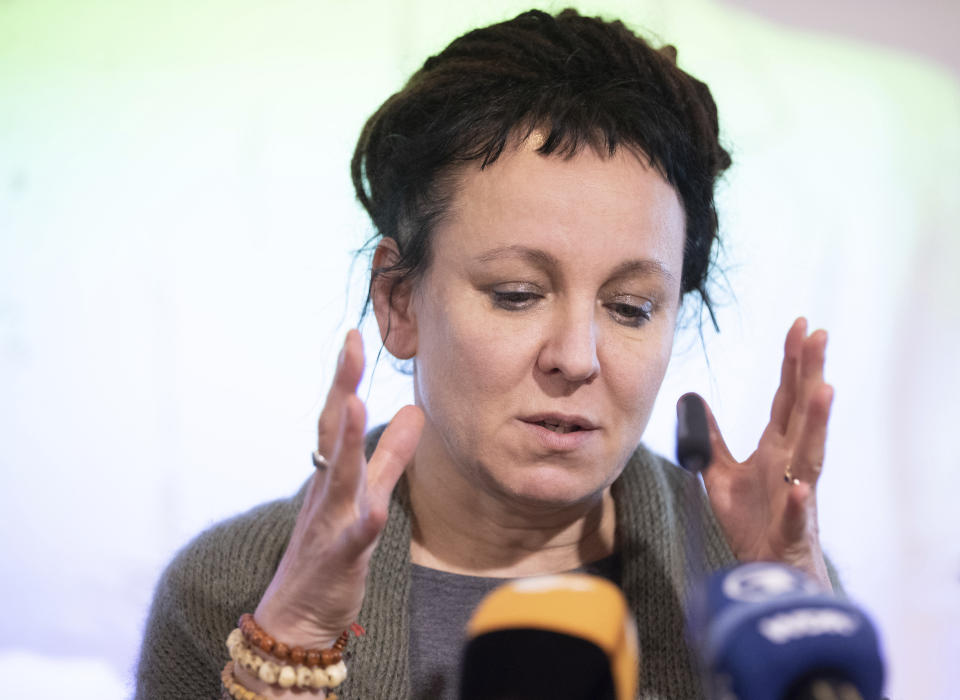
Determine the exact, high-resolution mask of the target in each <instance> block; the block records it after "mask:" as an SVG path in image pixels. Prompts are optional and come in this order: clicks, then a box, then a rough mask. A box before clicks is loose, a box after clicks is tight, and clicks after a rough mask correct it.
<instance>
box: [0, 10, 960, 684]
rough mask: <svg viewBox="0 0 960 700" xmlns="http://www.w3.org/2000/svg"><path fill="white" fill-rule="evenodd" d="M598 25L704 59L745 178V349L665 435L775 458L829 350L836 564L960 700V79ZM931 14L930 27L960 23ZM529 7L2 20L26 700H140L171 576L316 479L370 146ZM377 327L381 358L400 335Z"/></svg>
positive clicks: (360, 272)
mask: <svg viewBox="0 0 960 700" xmlns="http://www.w3.org/2000/svg"><path fill="white" fill-rule="evenodd" d="M567 4H571V3H553V4H540V5H539V6H540V7H543V8H545V9H559V8H561V7H563V6H565V5H567ZM573 4H575V5H576V6H577V7H579V8H580V9H581V10H582V11H588V12H600V13H603V14H607V15H611V16H619V17H622V18H624V19H625V20H626V21H627V22H628V23H629V24H631V25H632V26H634V27H635V28H638V29H642V30H646V32H647V33H648V34H653V35H654V36H658V37H661V38H662V39H664V40H666V41H669V42H670V43H674V44H676V45H677V46H678V47H679V56H680V62H681V65H683V66H684V67H685V68H687V69H688V70H690V71H691V72H693V73H694V74H695V75H697V76H698V77H700V78H702V79H703V80H705V81H706V82H707V83H708V84H710V86H711V87H712V89H713V91H714V94H715V97H716V99H717V102H718V103H719V106H720V112H721V121H722V129H723V137H724V140H725V143H726V144H727V145H728V146H729V147H730V149H731V151H732V153H733V157H734V161H735V166H734V168H733V169H732V170H731V172H730V174H729V176H728V177H727V178H726V181H725V183H724V185H723V187H722V191H721V194H720V206H721V208H722V231H723V234H724V235H725V238H726V248H725V255H724V264H725V267H726V270H727V276H728V279H729V285H730V287H731V289H732V290H733V296H731V295H728V296H727V298H726V299H725V300H724V302H723V305H722V307H721V310H720V314H719V322H720V327H721V331H722V332H721V333H720V334H719V335H715V334H713V333H712V332H709V333H707V338H706V355H707V356H708V357H709V368H708V366H707V362H706V361H705V358H704V351H703V350H702V349H701V347H700V344H699V340H698V338H697V335H696V331H695V330H690V331H687V332H685V333H681V335H680V336H679V337H678V341H677V353H676V357H675V360H674V364H673V366H672V367H671V370H670V372H669V374H668V377H667V380H666V381H665V383H664V387H663V390H662V392H661V396H660V400H659V402H658V405H657V409H656V412H655V415H654V418H653V420H652V422H651V425H650V427H649V430H648V436H647V439H648V442H650V443H651V444H652V445H653V446H654V447H655V448H656V449H658V450H660V451H661V452H663V453H665V454H668V455H669V454H672V449H673V448H672V434H673V430H674V412H673V410H674V409H673V404H674V402H675V400H676V398H677V397H678V396H679V395H680V394H682V393H683V392H685V391H689V390H697V391H700V392H701V393H702V394H703V395H704V396H706V397H707V398H708V400H709V401H710V402H711V405H712V406H713V408H714V411H715V412H716V413H717V416H718V419H719V421H720V423H721V427H722V428H723V429H724V431H725V434H726V437H727V440H728V443H729V444H730V446H731V448H732V449H733V450H734V452H735V453H736V454H739V455H742V456H745V455H746V454H748V453H749V452H750V450H751V449H752V447H753V446H754V445H755V444H756V440H757V438H758V437H759V433H760V431H761V430H762V427H763V425H764V421H765V417H766V414H767V412H768V410H769V403H770V399H771V396H772V391H773V389H774V388H775V386H776V381H777V377H778V371H779V370H778V367H779V360H780V354H779V353H780V348H781V344H782V339H783V335H784V334H785V332H786V330H787V328H788V327H789V325H790V322H791V321H792V319H793V318H794V317H795V316H797V315H800V314H805V315H807V316H808V317H809V319H810V321H811V323H812V324H813V325H814V326H821V327H825V328H828V329H829V331H830V334H831V336H830V337H831V340H830V344H829V346H828V367H827V373H828V379H829V381H831V382H832V383H833V384H834V386H835V387H836V401H835V403H834V412H833V418H832V421H831V432H830V437H829V444H828V457H827V462H826V465H825V472H824V477H823V479H822V482H821V483H822V488H821V527H822V533H823V540H824V543H825V546H826V548H827V550H828V552H829V553H830V554H831V556H832V557H833V558H834V560H835V561H836V563H837V565H838V567H839V569H840V571H841V574H842V576H843V578H844V580H845V583H846V587H847V589H848V592H849V593H850V595H851V597H853V598H854V600H856V601H858V602H860V603H861V604H862V605H864V606H865V607H866V608H867V609H868V610H869V611H871V612H872V613H873V615H874V616H875V618H876V619H877V621H878V623H879V625H880V627H881V631H882V634H883V637H884V640H885V645H886V649H887V653H888V665H889V676H890V678H889V682H888V688H887V690H888V693H890V694H891V695H892V696H894V697H924V698H947V697H950V696H951V694H952V693H954V692H955V688H956V687H957V685H958V681H960V675H958V671H957V667H956V660H957V659H958V658H960V541H958V538H957V537H956V535H957V532H958V523H960V518H958V516H957V514H956V511H957V508H956V505H955V499H956V494H957V493H958V492H960V458H958V457H957V452H956V450H955V448H954V446H953V444H952V438H953V432H954V430H956V427H955V421H954V418H955V416H956V415H957V411H956V410H955V409H954V405H955V396H956V395H957V392H958V390H960V371H958V369H957V364H956V362H955V359H954V356H955V354H956V348H957V347H960V310H958V306H957V303H956V301H955V300H956V299H957V297H958V296H960V275H958V273H957V272H956V267H957V261H958V259H960V224H958V221H960V85H958V81H957V77H956V74H951V73H950V71H949V70H948V69H947V68H945V67H944V66H945V65H946V64H937V63H935V62H933V61H932V60H931V59H929V58H924V57H922V56H920V55H918V54H912V53H910V52H908V51H905V50H898V49H895V48H891V47H890V46H889V45H884V44H880V43H871V42H870V41H867V40H865V39H864V38H863V37H859V38H855V37H844V36H842V35H841V34H840V33H838V32H824V31H822V30H821V29H819V28H817V29H804V28H801V27H799V26H790V25H788V24H784V23H783V21H782V18H781V19H780V20H777V19H764V18H763V17H761V16H760V15H758V14H755V13H753V12H750V11H747V10H745V9H743V8H739V9H738V8H736V7H734V6H733V5H732V4H731V5H724V4H718V3H716V2H709V1H708V0H682V1H681V0H674V1H673V2H667V1H666V0H659V1H656V0H644V1H640V0H633V1H630V2H628V1H626V0H610V1H609V2H593V1H591V2H580V3H573ZM742 4H749V5H751V6H754V9H756V6H758V5H761V4H762V3H758V2H751V3H742ZM928 4H929V7H927V6H926V4H924V3H920V4H919V5H917V8H918V9H917V13H918V14H920V13H925V14H924V17H925V20H924V21H925V22H927V23H928V24H929V23H930V16H931V13H933V16H934V17H935V18H936V17H940V18H941V19H942V21H944V22H947V21H952V20H954V19H956V18H957V12H956V10H955V9H953V7H952V6H950V7H948V6H947V4H946V3H942V4H937V3H936V2H935V0H930V2H929V3H928ZM813 6H817V7H819V6H820V4H818V3H813ZM823 7H826V5H823ZM523 9H527V4H526V3H520V2H515V1H513V0H497V1H495V2H487V3H484V5H483V7H479V6H478V5H473V4H471V5H469V6H468V5H467V4H453V3H447V4H445V3H441V2H440V1H439V0H404V2H387V1H386V0H360V1H358V2H353V3H333V2H326V3H318V2H309V1H307V0H300V1H297V2H280V3H267V2H263V1H262V0H231V2H227V1H226V0H208V1H206V2H185V1H184V0H176V1H172V2H167V3H148V2H143V1H134V2H130V1H126V2H121V1H120V0H99V1H96V2H94V1H91V2H86V3H82V4H81V3H68V2H65V1H62V2H57V1H54V0H34V1H33V2H25V1H18V0H8V1H7V2H5V3H3V4H0V512H2V513H3V514H4V522H5V527H4V528H3V529H2V532H0V557H2V561H3V566H4V575H3V576H2V577H0V599H2V600H4V601H5V603H6V605H5V610H4V612H3V614H2V615H0V629H2V630H3V634H2V635H0V669H2V670H7V671H9V672H10V673H8V674H5V678H14V681H13V687H12V688H10V689H11V690H12V691H13V696H14V697H24V698H27V697H33V698H47V697H49V698H53V697H59V696H60V695H62V691H63V686H62V685H61V684H60V683H59V682H56V683H54V684H51V685H50V686H49V687H47V686H46V685H45V684H44V685H38V684H37V683H36V682H35V681H33V680H31V679H32V678H35V677H37V676H38V675H39V676H41V677H42V676H44V672H43V670H42V669H49V668H55V669H57V670H56V674H59V675H55V676H52V677H54V678H56V677H63V674H64V673H66V672H67V671H69V676H70V677H71V678H72V679H75V680H72V681H70V685H71V691H72V692H73V694H74V696H75V697H87V696H89V697H94V696H96V697H100V698H118V697H123V696H125V695H127V694H129V693H130V692H131V690H132V685H131V678H132V670H133V666H134V663H135V659H136V654H137V649H138V645H139V639H140V636H141V634H142V628H143V624H144V620H145V615H146V611H147V607H148V605H149V602H150V597H151V592H152V587H153V585H154V583H155V581H156V579H157V577H158V576H159V574H160V571H161V570H162V567H163V566H164V565H165V563H166V562H167V561H168V560H169V559H170V557H171V556H172V554H173V553H174V552H175V551H176V550H177V549H178V548H179V547H181V546H182V545H183V544H184V543H185V542H187V541H188V540H189V539H190V538H191V537H192V536H193V535H194V534H196V533H197V532H199V531H200V530H201V529H203V528H204V527H206V526H207V525H209V524H211V523H213V522H215V521H217V520H219V519H221V518H223V517H225V516H228V515H231V514H233V513H236V512H239V511H241V510H244V509H246V508H248V507H250V506H252V505H254V504H256V503H259V502H262V501H264V500H267V499H271V498H276V497H280V496H284V495H288V494H290V493H291V492H293V491H294V490H295V489H296V488H297V486H298V485H299V484H300V483H301V481H302V480H303V479H304V478H305V477H306V476H307V475H308V474H309V471H310V467H309V464H308V459H307V455H308V453H309V452H310V450H311V449H313V437H314V422H315V419H316V414H317V412H318V410H319V407H320V404H321V402H322V399H323V396H324V394H325V392H326V388H327V384H328V382H329V380H330V376H331V370H332V368H333V365H334V358H335V356H336V353H337V351H338V349H339V344H340V342H341V341H342V337H343V335H344V333H345V332H346V330H347V329H348V328H349V327H351V326H352V325H353V324H355V323H356V320H357V318H358V316H359V309H360V306H361V303H362V300H363V296H364V282H363V279H364V275H365V270H364V267H365V261H364V260H360V261H358V262H356V264H355V265H354V263H353V260H354V258H353V251H355V250H356V249H358V248H359V247H360V246H361V245H362V244H363V242H364V240H365V239H366V238H367V237H368V236H369V235H370V234H371V229H370V225H369V223H368V222H367V221H366V220H365V219H364V218H363V216H362V214H361V211H360V208H359V206H358V205H357V204H356V203H355V201H354V197H353V193H352V190H351V187H350V183H349V176H348V163H349V158H350V155H351V152H352V148H353V145H354V142H355V140H356V137H357V135H358V133H359V129H360V127H361V125H362V124H363V121H364V120H365V118H366V117H367V116H368V115H369V114H370V113H371V112H372V111H373V110H374V109H375V108H376V107H377V106H378V105H379V104H380V102H382V101H383V100H384V99H385V98H386V97H387V96H388V95H389V94H391V93H392V92H393V91H394V90H396V89H398V88H399V86H400V85H401V84H402V82H403V81H404V79H405V78H406V77H407V76H408V75H409V74H410V73H411V72H412V71H413V70H415V69H416V68H417V67H418V66H419V64H420V63H422V61H423V60H424V59H425V58H426V56H428V55H429V54H430V53H432V52H435V51H437V50H439V49H440V48H442V46H443V45H445V44H446V43H447V42H448V41H449V40H450V39H452V38H453V37H454V36H456V35H458V34H460V33H462V32H463V31H465V30H466V29H468V28H470V27H472V26H476V25H479V24H483V23H488V22H490V21H494V20H497V19H502V18H506V17H509V16H512V15H514V14H516V13H517V12H519V11H521V10H523ZM878 11H880V12H882V11H883V8H882V7H880V9H879V10H878ZM825 12H826V11H825ZM938 12H939V13H940V14H939V15H937V14H936V13H938ZM900 16H901V15H897V17H900ZM820 19H822V20H824V21H826V20H828V19H829V17H827V14H824V16H823V17H821V18H820ZM910 26H911V25H910V24H909V23H908V22H907V23H905V24H904V31H905V32H909V28H910ZM364 334H365V338H366V342H367V347H366V349H367V355H368V364H369V365H372V363H373V360H374V358H375V357H376V354H377V350H378V348H379V344H378V343H377V336H376V332H375V328H373V327H372V326H371V327H369V328H366V329H365V330H364ZM368 391H369V398H370V400H369V407H370V413H371V423H376V422H382V421H384V420H387V419H389V417H390V416H391V415H392V413H393V412H394V411H395V410H396V408H398V407H399V406H400V405H402V404H403V403H405V402H406V401H408V400H409V396H410V391H409V386H408V380H407V379H406V378H405V377H403V376H401V375H398V374H397V373H395V372H394V371H393V370H392V368H391V364H390V362H389V361H388V360H386V359H381V361H380V362H379V364H378V365H377V368H376V373H375V379H374V381H373V385H372V387H370V386H369V385H368V384H367V383H366V382H365V385H364V392H365V393H364V395H366V392H368ZM31 669H37V672H36V673H33V672H32V671H31Z"/></svg>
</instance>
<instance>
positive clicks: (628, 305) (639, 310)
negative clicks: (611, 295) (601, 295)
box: [604, 297, 653, 327]
mask: <svg viewBox="0 0 960 700" xmlns="http://www.w3.org/2000/svg"><path fill="white" fill-rule="evenodd" d="M604 306H606V308H607V311H609V312H610V315H611V316H613V318H614V319H615V320H616V321H618V322H619V323H622V324H624V325H626V326H635V327H637V326H642V325H643V324H644V323H646V322H647V321H649V320H650V317H651V316H652V315H653V302H652V301H650V300H649V299H635V298H632V297H631V298H630V299H628V300H621V299H614V300H612V301H609V302H607V303H606V304H605V305H604Z"/></svg>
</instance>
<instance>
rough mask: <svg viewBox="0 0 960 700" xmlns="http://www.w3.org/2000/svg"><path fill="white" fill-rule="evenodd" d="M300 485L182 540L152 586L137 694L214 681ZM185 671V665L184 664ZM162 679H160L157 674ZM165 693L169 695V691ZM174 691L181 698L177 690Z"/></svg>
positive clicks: (266, 577)
mask: <svg viewBox="0 0 960 700" xmlns="http://www.w3.org/2000/svg"><path fill="white" fill-rule="evenodd" d="M302 501H303V489H301V491H300V493H298V494H296V495H295V496H293V497H291V498H286V499H281V500H277V501H272V502H270V503H265V504H263V505H260V506H257V507H255V508H253V509H251V510H249V511H247V512H246V513H242V514H240V515H238V516H235V517H233V518H230V519H229V520H225V521H223V522H221V523H218V524H216V525H214V526H213V527H211V528H209V529H207V530H205V531H204V532H202V533H200V534H199V535H198V536H197V537H195V538H194V539H193V540H192V541H191V542H189V543H188V544H187V545H186V546H184V547H183V548H182V549H181V550H180V551H179V552H177V554H176V556H175V557H174V558H173V560H172V561H171V562H170V564H169V565H168V566H167V568H166V569H165V570H164V572H163V574H162V576H161V577H160V580H159V582H158V584H157V587H156V590H155V591H154V598H153V603H152V605H151V609H150V614H149V617H148V620H147V626H146V629H145V630H144V638H143V646H142V648H141V654H140V661H139V664H138V670H137V685H138V697H160V696H166V691H167V690H170V688H169V687H168V685H169V683H170V682H171V681H172V680H173V679H174V678H175V679H176V681H177V683H178V684H180V685H179V687H178V691H177V692H187V691H188V690H189V692H188V695H190V693H194V694H195V695H190V696H196V697H199V696H201V695H200V694H198V693H200V692H201V688H204V687H205V686H206V685H210V689H216V688H217V687H219V670H220V668H221V667H222V665H223V663H225V662H226V660H227V652H226V647H225V646H224V640H225V639H226V637H227V634H229V632H230V630H231V629H232V628H233V627H235V626H236V623H237V619H238V618H239V616H240V615H241V614H242V613H243V612H251V611H253V610H254V609H255V607H256V605H257V603H258V602H259V601H260V598H261V597H262V595H263V592H264V591H265V590H266V588H267V586H268V585H269V583H270V580H271V579H272V578H273V574H274V572H275V571H276V568H277V566H278V565H279V563H280V558H281V557H282V556H283V552H284V550H285V548H286V545H287V542H288V540H289V538H290V533H291V532H292V530H293V525H294V522H295V521H296V517H297V513H298V512H299V509H300V504H301V503H302ZM188 669H192V670H188ZM164 679H165V680H164ZM171 697H172V696H171ZM180 697H185V696H183V695H181V696H180Z"/></svg>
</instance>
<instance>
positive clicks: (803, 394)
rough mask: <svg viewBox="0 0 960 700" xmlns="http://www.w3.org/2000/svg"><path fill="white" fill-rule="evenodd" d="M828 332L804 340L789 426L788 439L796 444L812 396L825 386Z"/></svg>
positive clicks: (815, 333)
mask: <svg viewBox="0 0 960 700" xmlns="http://www.w3.org/2000/svg"><path fill="white" fill-rule="evenodd" d="M826 347H827V332H826V331H824V330H818V331H815V332H813V333H811V334H810V336H809V337H808V338H807V339H806V340H804V342H803V347H802V352H801V360H800V371H799V376H800V382H799V385H798V388H797V392H796V397H795V399H794V403H793V409H792V410H791V412H790V424H789V426H788V427H787V433H786V435H787V441H788V442H790V443H793V444H796V443H797V441H798V440H799V438H800V434H801V432H802V431H803V430H804V426H805V425H806V421H807V418H806V416H807V411H808V410H809V407H810V398H811V396H812V395H813V393H814V392H816V391H818V390H819V387H822V386H823V365H824V358H825V357H826Z"/></svg>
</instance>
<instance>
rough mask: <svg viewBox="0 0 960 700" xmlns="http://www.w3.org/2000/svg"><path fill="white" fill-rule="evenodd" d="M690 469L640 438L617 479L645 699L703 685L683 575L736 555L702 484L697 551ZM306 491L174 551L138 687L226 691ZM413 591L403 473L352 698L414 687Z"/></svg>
mask: <svg viewBox="0 0 960 700" xmlns="http://www.w3.org/2000/svg"><path fill="white" fill-rule="evenodd" d="M372 437H373V439H374V440H375V439H376V437H377V436H372ZM691 478H692V477H690V475H689V474H687V473H686V472H684V471H683V470H682V469H680V468H679V467H676V466H674V465H672V464H670V463H669V462H667V461H666V460H664V459H662V458H661V457H658V456H656V455H653V454H652V453H650V452H649V451H648V450H647V449H646V448H644V447H643V446H641V447H639V448H638V449H637V451H636V452H635V453H634V454H633V456H632V457H631V459H630V461H629V462H628V464H627V466H626V468H625V469H624V471H623V474H622V475H621V476H620V477H619V478H618V479H617V481H616V482H615V483H614V485H613V488H612V493H613V497H614V501H615V503H616V514H617V530H616V532H617V547H618V550H619V552H620V555H621V561H622V574H621V576H622V580H621V582H620V583H621V587H622V588H623V591H624V592H625V594H626V597H627V600H628V602H629V604H630V607H631V609H632V610H633V611H634V614H635V616H636V621H637V628H638V631H639V636H640V693H639V697H640V698H644V699H654V698H657V699H667V698H669V699H671V700H673V699H677V698H695V697H700V696H701V692H700V689H699V681H698V676H697V673H696V671H695V669H694V665H693V663H692V658H691V655H690V652H689V650H688V648H687V645H686V643H685V642H684V631H683V628H684V607H683V601H684V600H685V592H686V581H687V580H688V579H689V578H690V577H689V571H690V567H691V566H694V567H697V568H700V567H702V568H704V569H705V570H714V569H717V568H720V567H723V566H727V565H732V564H734V563H735V558H734V556H733V554H732V553H731V551H730V548H729V547H728V545H727V543H726V541H725V539H724V537H723V535H722V533H721V531H720V528H719V526H718V525H717V523H716V521H715V520H714V518H713V515H712V514H711V511H710V508H709V506H708V505H707V501H706V497H705V495H704V494H703V492H702V489H697V493H698V496H697V497H696V500H695V501H694V502H696V503H698V506H697V509H698V510H699V513H696V514H693V517H694V518H698V519H702V521H703V523H704V525H705V527H704V528H703V535H702V538H701V540H702V542H701V546H699V547H698V549H700V550H701V551H702V554H703V557H702V559H703V560H702V561H699V562H691V561H690V560H689V559H688V557H687V555H686V551H687V550H686V549H685V533H686V532H687V531H688V526H689V525H690V523H692V522H693V520H692V519H691V513H690V512H688V511H689V510H690V508H689V507H688V506H687V504H689V503H691V501H690V500H689V499H688V496H689V492H687V491H685V484H686V485H688V484H689V480H690V479H691ZM303 498H304V489H301V491H300V493H298V494H297V495H296V496H294V497H292V498H288V499H284V500H279V501H274V502H271V503H267V504H264V505H261V506H259V507H257V508H254V509H253V510H251V511H249V512H247V513H244V514H242V515H240V516H237V517H235V518H233V519H231V520H228V521H226V522H223V523H221V524H219V525H216V526H214V527H213V528H211V529H210V530H207V531H206V532H204V533H202V534H201V535H199V536H198V537H197V538H196V539H195V540H194V541H193V542H191V543H190V544H188V545H187V546H186V547H185V548H184V549H183V550H181V551H180V552H179V553H178V554H177V556H176V557H175V559H174V560H173V562H171V564H170V565H169V566H168V567H167V569H166V571H165V572H164V574H163V576H162V578H161V579H160V582H159V584H158V585H157V589H156V593H155V596H154V600H153V605H152V608H151V611H150V616H149V619H148V621H147V627H146V630H145V633H144V638H143V646H142V648H141V654H140V661H139V665H138V668H137V690H136V697H137V698H149V699H151V700H162V699H164V698H171V699H172V698H176V699H178V700H179V699H182V698H211V699H213V698H221V697H228V696H226V695H225V694H224V695H222V694H221V692H222V688H221V685H220V671H221V669H222V668H223V666H224V664H225V663H226V661H228V660H229V657H228V655H227V650H226V647H225V646H224V640H225V639H226V637H227V634H228V633H229V632H230V630H231V629H232V628H233V627H235V626H236V623H237V618H239V617H240V614H241V613H244V612H252V611H253V610H254V609H255V608H256V606H257V603H258V602H259V601H260V598H261V596H262V595H263V593H264V591H265V590H266V588H267V585H268V584H269V583H270V580H271V578H272V577H273V574H274V572H275V571H276V569H277V566H278V565H279V562H280V557H281V556H282V555H283V552H284V549H285V547H286V545H287V541H288V539H289V537H290V533H291V531H292V529H293V524H294V521H295V520H296V517H297V513H298V512H299V509H300V505H301V503H302V502H303ZM697 529H699V528H697ZM317 584H318V585H322V581H320V580H318V582H317ZM409 592H410V505H409V496H408V491H407V488H406V483H405V481H404V480H403V479H401V481H400V483H399V484H398V486H397V488H396V490H395V492H394V496H393V499H392V501H391V505H390V509H389V515H388V518H387V524H386V527H385V529H384V533H383V537H382V538H381V540H380V543H379V545H378V546H377V549H376V551H375V552H374V555H373V557H372V561H371V566H370V573H369V576H368V579H367V592H366V598H365V599H364V602H363V608H362V610H361V612H360V619H359V622H360V624H361V625H363V627H364V628H366V632H367V634H366V635H365V636H363V637H357V638H351V640H350V647H349V656H348V663H347V666H348V671H349V677H348V678H347V680H346V682H345V683H344V684H343V686H341V688H340V690H339V691H338V695H339V696H340V698H342V699H343V700H377V699H381V698H382V699H384V700H386V699H388V698H391V699H393V698H407V697H409V695H410V680H409V675H408V671H407V658H408V646H407V642H408V637H409V629H410V613H409V610H408V599H409Z"/></svg>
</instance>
